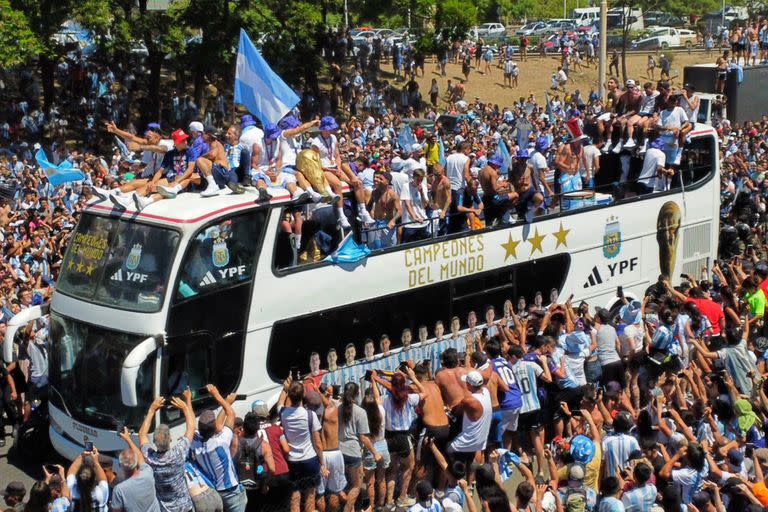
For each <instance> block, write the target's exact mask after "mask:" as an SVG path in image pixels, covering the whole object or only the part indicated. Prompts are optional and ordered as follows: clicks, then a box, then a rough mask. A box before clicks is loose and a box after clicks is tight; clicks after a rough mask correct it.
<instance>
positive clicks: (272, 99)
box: [235, 29, 299, 126]
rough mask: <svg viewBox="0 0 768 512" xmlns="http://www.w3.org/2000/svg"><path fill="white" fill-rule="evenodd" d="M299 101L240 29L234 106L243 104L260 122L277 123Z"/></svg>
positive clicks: (263, 123) (264, 123)
mask: <svg viewBox="0 0 768 512" xmlns="http://www.w3.org/2000/svg"><path fill="white" fill-rule="evenodd" d="M298 102H299V97H298V96H297V95H296V93H295V92H293V90H292V89H291V88H290V87H288V85H286V83H285V82H283V80H282V79H281V78H280V77H279V76H277V74H276V73H275V72H274V71H272V68H270V67H269V64H267V61H265V60H264V57H262V56H261V54H260V53H259V50H257V49H256V47H255V46H253V43H252V42H251V40H250V38H249V37H248V34H246V33H245V30H243V29H240V49H239V50H238V51H237V67H236V68H235V103H239V104H241V105H244V106H245V107H246V108H247V109H248V111H249V112H250V113H251V114H253V115H255V116H256V117H258V118H259V120H261V124H262V125H265V126H266V124H267V123H277V122H278V121H279V120H280V119H282V117H283V116H285V114H287V113H288V112H289V111H290V110H291V109H292V108H293V107H295V106H296V104H297V103H298Z"/></svg>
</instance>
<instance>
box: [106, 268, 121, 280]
mask: <svg viewBox="0 0 768 512" xmlns="http://www.w3.org/2000/svg"><path fill="white" fill-rule="evenodd" d="M109 279H110V280H112V281H122V280H123V269H121V268H119V269H117V272H115V273H114V274H112V277H110V278H109Z"/></svg>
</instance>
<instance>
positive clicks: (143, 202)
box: [133, 193, 152, 212]
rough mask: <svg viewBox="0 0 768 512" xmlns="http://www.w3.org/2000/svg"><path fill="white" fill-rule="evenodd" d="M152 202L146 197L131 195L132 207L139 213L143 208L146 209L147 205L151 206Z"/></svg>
mask: <svg viewBox="0 0 768 512" xmlns="http://www.w3.org/2000/svg"><path fill="white" fill-rule="evenodd" d="M151 203H152V200H151V199H150V198H148V197H139V195H138V194H136V193H134V194H133V206H134V207H135V208H136V211H137V212H140V211H141V210H143V209H144V208H146V207H147V205H149V204H151Z"/></svg>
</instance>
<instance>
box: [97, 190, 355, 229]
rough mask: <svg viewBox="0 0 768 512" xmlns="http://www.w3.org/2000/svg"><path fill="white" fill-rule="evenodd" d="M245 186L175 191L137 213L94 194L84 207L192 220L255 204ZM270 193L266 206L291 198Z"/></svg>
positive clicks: (281, 192)
mask: <svg viewBox="0 0 768 512" xmlns="http://www.w3.org/2000/svg"><path fill="white" fill-rule="evenodd" d="M245 190H246V191H245V193H244V194H232V193H231V192H230V191H229V189H225V191H224V192H222V193H221V195H218V196H215V197H201V196H200V194H199V193H197V192H186V193H183V194H179V195H178V196H177V197H176V198H175V199H163V200H161V201H155V202H154V203H152V204H150V205H148V206H147V207H146V208H144V209H143V210H141V212H138V213H137V211H136V209H135V208H134V207H133V205H132V204H131V205H130V207H128V208H127V209H126V210H125V211H121V210H118V209H116V208H114V206H113V205H112V203H111V202H110V201H109V199H107V200H106V201H102V200H101V199H99V198H97V197H94V198H93V199H91V201H90V202H89V203H88V207H87V208H86V211H87V212H90V213H98V214H102V215H104V214H111V215H120V216H122V217H129V218H131V219H137V220H142V221H147V222H156V223H160V224H196V223H198V222H205V221H206V220H208V219H210V218H212V217H216V216H219V215H221V214H223V213H226V212H234V211H238V210H245V209H248V208H253V207H255V206H256V200H257V199H258V197H259V194H258V193H257V191H256V189H255V188H246V189H245ZM348 190H349V187H348V186H347V185H346V184H345V185H344V192H347V191H348ZM270 193H271V194H272V196H273V197H272V199H271V200H270V201H269V206H270V207H273V206H279V205H283V204H286V203H290V202H291V196H290V194H289V193H288V191H286V190H276V189H271V190H270Z"/></svg>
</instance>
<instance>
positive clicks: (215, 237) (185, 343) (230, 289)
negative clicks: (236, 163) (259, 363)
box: [160, 209, 270, 409]
mask: <svg viewBox="0 0 768 512" xmlns="http://www.w3.org/2000/svg"><path fill="white" fill-rule="evenodd" d="M269 211H270V210H266V209H261V210H256V211H250V212H247V213H243V214H236V215H233V216H230V217H227V218H224V219H218V220H216V221H214V222H212V223H210V224H208V225H207V226H205V227H203V228H202V229H201V230H200V231H198V233H197V234H196V235H195V236H194V237H193V238H192V239H191V240H190V242H189V244H188V247H187V249H186V253H185V254H184V259H183V261H182V263H181V265H180V267H179V272H178V276H177V279H176V287H175V290H174V295H173V299H172V303H171V307H170V310H169V313H168V323H167V327H166V332H167V339H168V342H167V344H166V347H165V350H164V357H163V363H162V368H163V371H162V374H161V377H160V391H161V393H163V394H164V395H170V394H179V393H181V392H182V391H183V390H184V388H186V386H187V385H188V386H189V387H190V389H191V391H192V397H193V402H194V404H195V408H196V409H197V406H198V404H199V405H200V407H205V406H207V405H210V404H211V403H212V402H211V401H210V397H207V396H205V393H204V391H203V388H204V386H205V384H208V383H211V384H215V385H216V386H217V387H218V388H219V391H221V394H222V395H224V396H226V395H227V394H228V393H230V392H232V391H233V390H235V389H236V388H237V385H238V383H239V382H240V377H241V374H242V370H243V352H244V349H245V338H246V333H247V322H248V311H249V309H250V304H251V297H252V296H253V276H254V275H255V274H256V264H257V261H258V257H259V249H260V247H261V245H262V241H263V240H262V239H263V234H264V227H265V224H266V220H267V215H268V212H269Z"/></svg>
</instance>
